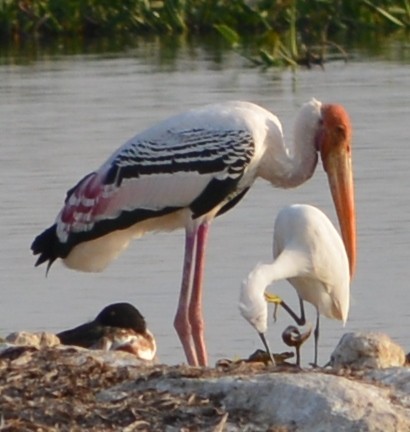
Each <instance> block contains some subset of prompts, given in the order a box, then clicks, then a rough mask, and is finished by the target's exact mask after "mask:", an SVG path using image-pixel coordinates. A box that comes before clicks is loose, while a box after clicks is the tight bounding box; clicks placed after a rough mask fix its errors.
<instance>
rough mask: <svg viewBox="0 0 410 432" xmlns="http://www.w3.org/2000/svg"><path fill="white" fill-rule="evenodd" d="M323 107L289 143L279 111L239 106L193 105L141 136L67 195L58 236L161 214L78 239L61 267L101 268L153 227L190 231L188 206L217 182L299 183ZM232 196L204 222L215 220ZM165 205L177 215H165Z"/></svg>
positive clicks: (299, 124) (313, 108) (312, 157)
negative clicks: (137, 214)
mask: <svg viewBox="0 0 410 432" xmlns="http://www.w3.org/2000/svg"><path fill="white" fill-rule="evenodd" d="M320 107H321V103H320V102H318V101H316V100H314V99H313V100H312V101H311V102H309V103H307V104H305V105H304V106H303V107H302V109H301V111H300V113H299V116H298V118H297V120H296V125H295V143H294V144H293V145H289V146H286V145H285V142H284V138H283V133H282V127H281V124H280V122H279V120H278V118H277V117H276V116H275V115H274V114H272V113H271V112H269V111H267V110H265V109H264V108H262V107H260V106H258V105H255V104H252V103H249V102H239V101H238V102H235V101H234V102H226V103H220V104H214V105H207V106H204V107H201V108H196V109H193V110H190V111H187V112H185V113H183V114H179V115H177V116H174V117H171V118H170V119H168V120H165V121H163V122H161V123H159V124H157V125H155V126H154V127H152V128H150V129H148V130H146V131H144V132H142V133H140V134H138V135H136V136H135V137H133V138H132V139H130V140H129V141H127V142H126V143H125V144H124V145H123V146H122V147H120V148H119V149H118V150H117V151H116V152H114V153H113V155H112V156H111V157H110V158H109V159H108V160H107V161H106V162H105V163H104V164H103V165H102V166H101V168H100V169H99V170H98V171H96V172H95V173H92V174H90V175H89V176H87V177H86V178H85V179H83V181H82V182H83V183H82V182H80V183H79V185H77V187H76V188H74V189H73V192H72V193H71V194H70V193H69V194H68V198H67V201H66V204H65V206H64V207H63V209H62V210H61V212H60V214H59V215H58V217H57V219H56V233H57V237H58V239H59V241H60V242H61V243H65V242H67V241H68V239H69V237H70V236H71V235H72V234H73V233H79V234H81V233H84V232H85V233H88V232H91V231H92V230H93V229H94V226H95V225H96V223H98V222H99V221H109V220H115V219H117V218H119V217H120V216H121V214H123V213H124V212H131V211H134V210H142V211H144V210H148V211H152V212H158V215H154V216H153V217H150V218H149V219H146V220H143V221H139V222H137V223H136V224H134V225H133V226H130V227H125V228H124V229H121V230H115V231H112V232H109V233H107V234H106V235H104V236H102V237H99V238H96V239H90V240H87V241H83V242H79V243H78V244H76V245H74V246H73V248H72V249H71V250H70V253H69V254H68V255H67V256H66V257H64V258H63V262H64V263H65V264H66V265H67V266H68V267H70V268H74V269H77V270H82V271H102V270H104V268H105V267H106V266H107V265H108V264H109V263H110V262H111V261H112V260H113V259H114V258H116V257H117V256H118V255H119V254H120V253H121V251H123V250H124V249H125V248H126V247H127V246H128V244H129V242H130V240H131V239H132V238H138V237H141V236H142V235H144V234H145V233H146V232H147V231H151V230H157V231H168V230H174V229H176V228H181V227H184V226H185V227H186V226H187V225H188V224H189V223H191V220H192V211H191V210H190V209H189V206H190V204H192V202H194V200H195V199H197V198H198V197H199V196H200V195H201V193H203V192H204V191H205V189H206V188H207V187H208V186H209V185H210V183H211V182H212V181H215V180H219V181H224V180H226V179H227V178H230V179H231V180H232V181H236V180H239V182H238V184H237V185H236V186H235V194H236V195H237V194H239V193H240V192H241V191H242V190H244V189H246V188H248V187H249V186H250V185H251V184H252V183H253V181H254V180H255V178H256V177H257V176H260V177H262V178H264V179H266V180H269V181H270V182H271V183H272V184H273V185H274V186H278V187H291V186H297V185H298V184H300V183H302V182H303V181H305V180H306V179H307V178H309V177H310V176H311V175H312V173H313V170H314V167H315V165H316V163H317V153H316V148H315V147H314V146H306V145H302V143H303V142H306V140H310V141H311V142H313V141H314V135H315V133H316V132H317V127H318V125H319V119H320ZM296 149H297V150H296ZM302 166H303V169H301V167H302ZM127 169H129V170H130V171H129V172H127V171H126V170H127ZM111 177H112V178H111ZM107 179H108V180H107ZM230 199H232V197H227V198H226V199H225V200H223V201H222V202H220V203H218V204H217V205H215V207H213V208H212V209H210V211H209V213H207V214H205V215H204V216H203V217H202V219H201V220H203V218H208V219H209V220H211V219H212V218H213V217H214V216H215V214H216V213H217V212H218V210H219V209H220V208H222V207H223V205H224V204H225V203H226V202H228V201H229V200H230ZM166 208H175V209H176V211H175V212H172V213H167V214H166V215H162V214H161V211H162V210H163V209H166ZM178 209H179V210H178ZM73 212H74V214H73Z"/></svg>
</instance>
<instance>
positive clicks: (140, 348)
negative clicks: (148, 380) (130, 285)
mask: <svg viewBox="0 0 410 432" xmlns="http://www.w3.org/2000/svg"><path fill="white" fill-rule="evenodd" d="M57 336H58V338H59V339H60V342H61V343H62V344H63V345H76V346H80V347H83V348H90V349H103V350H106V351H108V350H119V351H127V352H129V353H131V354H134V355H136V356H137V357H138V358H140V359H141V360H153V359H154V357H155V354H156V350H157V347H156V343H155V339H154V336H153V334H152V333H151V332H150V331H149V330H148V329H147V325H146V323H145V319H144V317H143V316H142V315H141V314H140V312H139V311H138V309H136V308H135V307H134V306H133V305H132V304H130V303H114V304H111V305H109V306H107V307H105V308H104V309H103V310H102V311H101V312H100V313H99V314H98V315H97V318H95V320H93V321H90V322H88V323H85V324H82V325H80V326H78V327H75V328H73V329H70V330H65V331H63V332H61V333H58V334H57Z"/></svg>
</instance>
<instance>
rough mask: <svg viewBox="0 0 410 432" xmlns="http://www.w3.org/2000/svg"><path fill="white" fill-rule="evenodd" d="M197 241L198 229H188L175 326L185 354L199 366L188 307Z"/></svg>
mask: <svg viewBox="0 0 410 432" xmlns="http://www.w3.org/2000/svg"><path fill="white" fill-rule="evenodd" d="M196 243H197V229H196V228H195V229H194V230H193V231H189V230H188V229H187V230H186V233H185V257H184V268H183V271H182V284H181V291H180V294H179V303H178V309H177V313H176V315H175V319H174V327H175V330H176V332H177V334H178V336H179V339H180V341H181V343H182V347H183V348H184V351H185V356H186V358H187V361H188V363H189V364H190V365H193V366H197V365H198V358H197V355H196V351H195V347H194V344H193V340H192V329H191V324H190V322H189V316H188V309H189V304H190V301H191V292H192V283H193V277H194V266H195V255H196V254H195V252H196Z"/></svg>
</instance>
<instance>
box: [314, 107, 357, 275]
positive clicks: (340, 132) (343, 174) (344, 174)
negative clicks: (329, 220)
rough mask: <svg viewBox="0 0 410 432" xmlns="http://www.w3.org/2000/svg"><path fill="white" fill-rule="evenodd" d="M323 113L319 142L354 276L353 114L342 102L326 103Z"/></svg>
mask: <svg viewBox="0 0 410 432" xmlns="http://www.w3.org/2000/svg"><path fill="white" fill-rule="evenodd" d="M321 114H322V125H321V127H320V130H319V133H318V136H317V145H318V149H319V151H320V155H321V158H322V162H323V167H324V169H325V171H326V173H327V176H328V179H329V185H330V190H331V193H332V197H333V201H334V203H335V207H336V212H337V216H338V219H339V224H340V229H341V233H342V238H343V242H344V244H345V247H346V252H347V255H348V257H349V264H350V275H351V276H353V274H354V271H355V266H356V211H355V200H354V184H353V170H352V158H351V137H352V127H351V123H350V119H349V115H348V114H347V112H346V110H345V109H344V108H343V107H342V106H341V105H330V104H329V105H322V108H321Z"/></svg>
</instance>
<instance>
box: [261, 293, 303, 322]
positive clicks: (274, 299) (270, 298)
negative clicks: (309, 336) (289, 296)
mask: <svg viewBox="0 0 410 432" xmlns="http://www.w3.org/2000/svg"><path fill="white" fill-rule="evenodd" d="M265 299H266V301H267V302H268V303H274V304H275V306H276V307H277V306H278V305H280V306H282V307H283V309H285V311H286V312H287V313H288V314H289V315H290V316H291V317H292V318H293V319H294V320H295V322H296V324H297V325H300V326H303V325H305V324H306V317H305V307H304V304H303V300H302V299H301V298H300V297H299V305H300V317H298V316H297V315H296V313H295V311H294V310H293V309H292V308H291V307H290V306H288V305H287V303H285V302H284V301H283V300H282V298H281V297H279V296H278V295H276V294H270V293H265ZM274 319H275V321H276V308H275V312H274Z"/></svg>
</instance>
